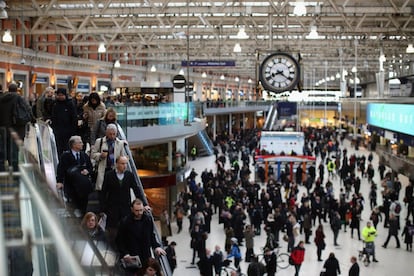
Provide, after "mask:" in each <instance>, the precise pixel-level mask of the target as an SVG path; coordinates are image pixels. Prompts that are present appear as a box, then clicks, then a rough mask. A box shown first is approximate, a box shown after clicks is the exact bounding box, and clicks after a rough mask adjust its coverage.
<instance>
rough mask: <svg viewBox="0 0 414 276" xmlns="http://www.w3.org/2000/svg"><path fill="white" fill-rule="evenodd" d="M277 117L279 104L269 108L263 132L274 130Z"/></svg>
mask: <svg viewBox="0 0 414 276" xmlns="http://www.w3.org/2000/svg"><path fill="white" fill-rule="evenodd" d="M277 115H278V112H277V103H273V104H272V105H271V106H270V108H269V112H268V114H267V117H266V121H265V124H264V126H263V130H273V128H274V124H275V122H276V121H277Z"/></svg>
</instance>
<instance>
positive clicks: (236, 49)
mask: <svg viewBox="0 0 414 276" xmlns="http://www.w3.org/2000/svg"><path fill="white" fill-rule="evenodd" d="M241 51H242V49H241V46H240V43H236V45H234V48H233V52H235V53H240V52H241Z"/></svg>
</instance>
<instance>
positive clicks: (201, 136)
mask: <svg viewBox="0 0 414 276" xmlns="http://www.w3.org/2000/svg"><path fill="white" fill-rule="evenodd" d="M188 145H189V148H191V147H192V146H193V145H195V146H196V147H197V151H198V152H197V155H198V156H210V155H213V154H214V145H213V142H212V141H211V139H210V137H209V136H208V134H207V132H206V130H205V129H203V130H201V131H199V132H198V133H197V134H196V135H194V136H192V137H190V138H188Z"/></svg>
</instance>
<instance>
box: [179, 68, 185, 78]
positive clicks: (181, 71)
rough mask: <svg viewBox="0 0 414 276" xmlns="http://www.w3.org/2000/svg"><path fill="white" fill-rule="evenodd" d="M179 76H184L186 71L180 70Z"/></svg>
mask: <svg viewBox="0 0 414 276" xmlns="http://www.w3.org/2000/svg"><path fill="white" fill-rule="evenodd" d="M178 75H182V76H184V69H183V68H181V69H180V72H178Z"/></svg>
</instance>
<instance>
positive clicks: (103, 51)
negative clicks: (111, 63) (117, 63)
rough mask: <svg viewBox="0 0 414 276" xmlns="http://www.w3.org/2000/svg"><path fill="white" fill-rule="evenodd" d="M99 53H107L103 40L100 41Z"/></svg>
mask: <svg viewBox="0 0 414 276" xmlns="http://www.w3.org/2000/svg"><path fill="white" fill-rule="evenodd" d="M98 53H101V54H102V53H106V47H105V43H103V42H101V43H99V48H98Z"/></svg>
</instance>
